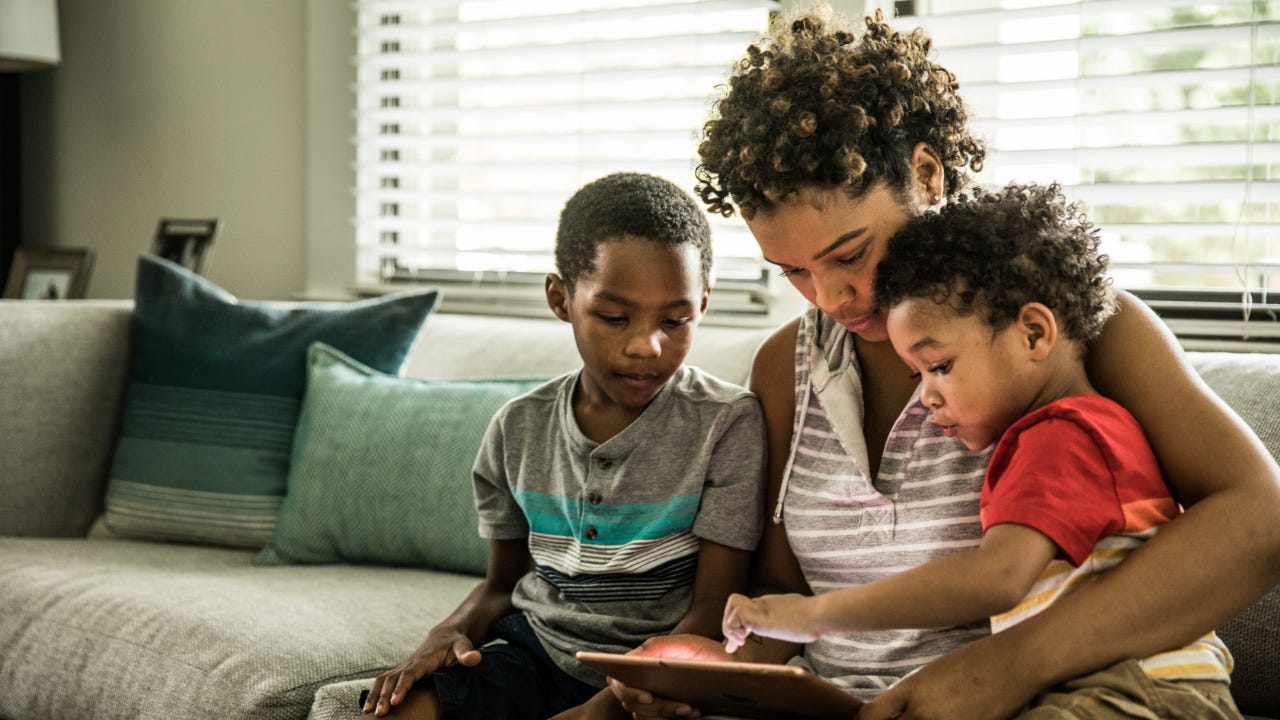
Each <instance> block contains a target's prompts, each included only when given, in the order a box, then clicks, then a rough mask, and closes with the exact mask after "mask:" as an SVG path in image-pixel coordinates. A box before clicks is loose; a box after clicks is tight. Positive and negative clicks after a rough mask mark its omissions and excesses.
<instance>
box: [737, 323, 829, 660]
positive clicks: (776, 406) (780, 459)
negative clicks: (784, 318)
mask: <svg viewBox="0 0 1280 720" xmlns="http://www.w3.org/2000/svg"><path fill="white" fill-rule="evenodd" d="M799 333H800V320H799V318H797V319H795V320H792V321H791V322H789V323H787V324H786V325H783V326H782V327H780V328H778V330H777V331H776V332H774V333H773V334H772V335H770V336H769V337H768V338H767V339H766V340H765V341H764V342H763V343H762V344H761V345H760V349H759V350H758V351H756V356H755V359H754V360H753V361H752V364H751V381H750V389H751V391H752V392H754V393H755V394H756V397H758V398H760V407H761V409H763V411H764V428H765V434H766V437H767V442H768V451H769V482H768V483H767V486H766V487H767V488H768V489H767V491H766V492H765V498H764V500H765V501H764V510H765V513H767V514H766V516H765V523H764V534H763V535H762V536H761V537H760V544H759V545H758V546H756V551H755V554H754V555H752V563H751V575H750V578H749V580H748V583H747V593H746V594H747V595H749V596H751V597H756V596H758V595H764V594H773V593H800V594H803V595H811V594H812V591H811V590H810V589H809V583H808V582H807V581H806V580H805V578H804V573H803V572H802V571H801V570H800V563H798V562H797V561H796V556H795V553H793V552H792V551H791V543H790V542H788V540H787V530H786V526H785V525H784V524H783V523H781V522H777V523H775V522H773V513H774V507H775V505H776V504H777V502H778V492H779V490H781V488H782V473H783V471H784V470H785V469H786V467H787V458H789V457H790V456H791V425H792V423H793V422H794V420H795V413H796V396H795V383H796V369H795V354H796V338H797V337H798V335H799ZM800 647H801V646H800V645H798V644H795V643H788V642H783V641H780V640H772V639H764V638H759V637H755V638H752V639H751V640H750V641H748V642H747V644H746V645H743V646H742V647H741V648H738V650H737V651H736V652H735V653H734V659H735V660H741V661H744V662H777V663H781V662H786V661H787V660H788V659H790V658H791V657H792V656H793V655H795V654H796V653H798V652H800Z"/></svg>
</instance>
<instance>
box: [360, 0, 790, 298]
mask: <svg viewBox="0 0 1280 720" xmlns="http://www.w3.org/2000/svg"><path fill="white" fill-rule="evenodd" d="M774 5H775V3H773V2H770V1H769V0H543V1H542V2H536V3H534V2H523V1H520V0H507V1H505V2H503V1H495V0H488V1H482V0H476V1H467V0H417V1H410V0H360V2H359V3H358V6H357V7H358V18H359V19H358V23H359V27H358V33H359V56H358V58H357V61H358V66H359V69H358V78H359V79H358V88H357V97H358V108H357V139H356V142H357V168H356V196H357V211H356V212H357V217H356V238H357V239H356V241H357V263H358V266H359V267H358V269H357V277H358V282H359V284H361V285H363V286H370V287H379V288H381V287H385V286H387V285H391V284H397V283H411V282H428V283H431V284H434V285H441V286H443V287H445V293H444V300H445V302H446V303H450V304H452V306H453V307H454V309H473V310H475V309H480V310H483V309H484V308H486V307H495V308H500V309H501V310H502V311H503V312H509V313H510V312H514V313H519V312H521V311H522V308H524V309H525V311H527V312H530V313H536V314H538V315H544V314H545V312H546V306H545V301H544V300H543V298H542V291H541V288H542V282H543V277H544V275H545V274H546V273H547V272H548V271H550V270H552V269H554V262H553V259H552V258H553V256H552V250H553V243H554V240H555V225H556V219H557V217H558V215H559V211H560V207H561V206H562V205H563V203H564V201H565V200H566V199H567V198H568V197H569V195H570V194H572V192H573V191H574V190H576V189H577V188H578V187H580V186H581V185H582V184H584V183H586V182H588V181H590V180H593V179H595V178H597V177H600V176H601V175H605V174H607V173H609V172H613V171H617V170H636V171H643V172H651V173H653V174H656V175H660V176H663V177H666V178H668V179H670V180H672V181H674V182H675V183H676V184H678V185H680V186H681V187H685V188H689V189H690V191H692V188H693V185H694V182H695V181H694V177H693V168H694V166H695V162H696V160H695V158H696V153H697V133H698V129H699V128H700V127H701V124H702V121H703V119H704V118H705V116H706V114H707V111H708V109H709V107H710V102H711V100H712V99H713V96H714V90H715V86H716V85H717V84H719V83H721V82H723V80H724V78H725V76H726V75H727V72H728V69H729V67H730V65H731V64H732V62H733V61H735V60H736V59H737V58H738V57H739V56H740V55H741V53H742V51H743V49H744V48H745V47H746V46H747V44H748V43H749V42H750V41H751V40H752V39H753V38H755V37H756V36H758V35H759V34H760V33H761V32H762V31H763V30H764V29H765V27H766V25H767V18H768V9H769V8H770V7H772V6H774ZM709 219H710V220H711V222H712V228H713V233H714V242H715V247H716V268H715V274H716V300H715V302H714V303H713V304H712V305H713V309H715V310H716V311H718V312H720V313H721V314H725V313H728V314H734V313H737V314H741V315H753V314H754V315H758V314H759V313H761V312H763V311H764V309H765V304H766V303H765V302H764V296H765V293H766V292H767V290H768V283H769V282H770V281H771V280H770V278H771V276H772V274H771V273H769V272H768V271H767V270H766V269H765V268H764V266H763V264H762V261H761V260H760V258H759V250H758V249H757V247H756V245H755V242H754V241H753V240H752V239H751V237H750V235H749V234H748V233H747V232H746V229H745V226H743V225H742V224H741V220H739V219H737V218H734V219H732V220H726V219H723V218H718V217H715V216H709ZM462 306H465V307H462Z"/></svg>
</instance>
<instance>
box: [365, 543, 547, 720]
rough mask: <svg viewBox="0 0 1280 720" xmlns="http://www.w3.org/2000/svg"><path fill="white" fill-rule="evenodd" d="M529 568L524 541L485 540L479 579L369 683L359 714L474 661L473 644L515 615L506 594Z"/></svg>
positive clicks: (387, 706)
mask: <svg viewBox="0 0 1280 720" xmlns="http://www.w3.org/2000/svg"><path fill="white" fill-rule="evenodd" d="M532 567H533V560H532V558H531V557H530V555H529V545H528V541H527V539H525V538H519V539H515V540H490V541H489V565H488V569H487V571H486V574H485V578H484V580H482V581H481V582H480V584H479V585H477V586H476V587H475V589H473V590H472V591H471V592H470V593H469V594H468V595H467V597H466V599H464V600H463V601H462V603H461V604H459V605H458V607H457V609H456V610H454V611H453V612H452V613H450V615H449V617H447V618H445V619H444V620H443V621H441V622H440V624H439V625H436V626H435V627H433V628H431V631H430V632H428V633H427V637H426V639H424V640H423V641H422V644H421V645H419V646H418V649H417V650H415V651H414V652H413V654H412V655H410V656H409V658H408V659H406V660H405V661H404V662H402V663H400V664H399V665H397V666H396V667H394V668H392V669H390V670H388V671H387V672H384V673H382V674H381V675H379V676H378V677H377V679H376V680H374V682H373V687H372V688H371V689H370V691H369V697H368V700H366V702H365V706H364V711H365V712H373V713H374V714H375V715H378V716H379V717H381V716H383V715H386V714H387V713H388V712H389V711H390V710H391V707H392V706H394V705H399V704H400V703H401V702H403V701H404V698H405V695H406V694H407V693H408V691H409V689H410V688H411V687H413V684H414V683H416V682H417V681H419V680H421V679H422V678H424V677H426V676H427V675H429V674H431V673H433V672H435V671H436V670H438V669H439V668H441V667H447V666H449V665H455V664H461V665H467V666H474V665H476V664H477V663H479V662H480V651H479V650H476V649H475V646H476V645H477V644H479V643H481V642H483V641H484V640H486V639H487V638H488V636H489V631H490V629H491V628H492V627H493V624H494V623H495V622H497V621H498V620H499V619H500V618H502V617H503V616H505V615H508V614H510V613H511V612H513V611H514V609H515V608H514V607H513V606H512V603H511V593H512V591H513V590H515V586H516V583H517V582H519V580H520V578H522V577H524V576H525V574H526V573H528V572H529V570H530V569H531V568H532Z"/></svg>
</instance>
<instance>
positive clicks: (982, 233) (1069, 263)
mask: <svg viewBox="0 0 1280 720" xmlns="http://www.w3.org/2000/svg"><path fill="white" fill-rule="evenodd" d="M1098 244H1099V238H1098V228H1097V227H1096V226H1095V225H1094V224H1093V223H1092V222H1091V221H1090V220H1089V218H1088V216H1087V214H1086V213H1085V210H1084V207H1083V206H1082V205H1081V204H1079V203H1073V202H1068V201H1067V199H1066V197H1065V196H1063V194H1062V188H1061V187H1060V186H1059V185H1058V184H1056V183H1055V184H1053V185H1049V186H1044V185H1034V184H1016V183H1014V184H1010V185H1007V186H1005V187H1004V188H1002V189H1000V190H994V191H988V190H983V189H981V188H977V189H974V190H973V191H972V193H971V194H967V195H962V196H960V197H959V198H957V199H956V200H955V201H954V202H952V203H949V204H947V205H945V206H944V207H942V208H941V209H940V210H939V211H938V212H929V213H924V214H923V215H920V216H918V217H916V218H914V219H912V220H911V221H910V222H908V223H907V226H906V227H905V228H903V229H902V230H900V231H899V232H898V233H897V234H895V235H894V236H893V237H892V238H891V239H890V240H889V244H888V249H887V250H886V253H885V257H884V259H883V260H881V262H880V265H879V266H878V267H877V268H876V282H875V297H876V303H877V304H878V305H880V306H883V307H892V306H893V305H896V304H897V303H899V302H902V301H903V300H907V299H912V298H931V299H933V300H934V301H935V302H937V303H939V304H945V305H948V306H949V307H950V308H951V309H952V310H953V311H955V312H956V313H957V314H959V315H961V316H969V315H973V314H975V313H979V312H981V313H985V320H986V322H987V324H988V325H990V326H991V328H992V330H993V332H999V331H1000V330H1003V329H1004V328H1006V327H1008V326H1009V324H1010V323H1011V322H1013V320H1014V319H1015V318H1016V317H1017V315H1018V310H1019V308H1021V307H1022V306H1023V305H1025V304H1026V303H1029V302H1040V303H1044V304H1045V305H1046V306H1047V307H1049V309H1051V310H1053V313H1054V316H1055V317H1056V318H1057V321H1058V323H1059V326H1060V327H1061V330H1062V332H1063V334H1064V335H1065V336H1066V337H1068V338H1071V339H1073V340H1076V341H1078V342H1079V350H1080V351H1081V352H1083V351H1084V350H1085V349H1086V348H1087V347H1088V345H1089V344H1090V343H1092V342H1093V341H1094V340H1096V339H1097V337H1098V334H1099V333H1100V332H1101V331H1102V326H1103V324H1104V323H1105V322H1106V320H1107V318H1108V317H1110V316H1111V314H1112V313H1113V312H1115V307H1116V304H1115V294H1114V293H1113V291H1112V288H1111V281H1110V279H1109V278H1108V276H1107V266H1108V262H1107V256H1106V255H1101V254H1099V253H1098Z"/></svg>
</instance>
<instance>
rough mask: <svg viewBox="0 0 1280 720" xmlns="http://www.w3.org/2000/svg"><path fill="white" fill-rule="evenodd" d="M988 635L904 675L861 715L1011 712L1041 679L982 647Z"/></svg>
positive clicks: (946, 718) (910, 719) (922, 718)
mask: <svg viewBox="0 0 1280 720" xmlns="http://www.w3.org/2000/svg"><path fill="white" fill-rule="evenodd" d="M1015 629H1016V628H1015ZM1010 632H1012V631H1010ZM988 640H990V638H983V639H982V640H978V641H975V642H972V643H969V644H968V645H965V646H964V647H962V648H960V649H959V650H955V651H953V652H951V653H948V654H947V655H944V656H942V657H940V658H938V659H937V660H934V661H933V662H931V663H929V664H928V665H925V666H924V667H922V668H920V669H919V670H917V671H916V672H914V673H912V674H910V675H908V676H906V677H905V678H903V679H902V680H901V681H899V682H898V683H897V684H895V685H894V686H893V687H891V688H889V689H888V690H886V691H884V692H883V693H881V694H880V695H879V696H877V697H876V698H875V699H874V700H872V701H871V702H869V703H867V704H866V705H863V706H862V709H861V710H860V711H859V712H858V720H891V718H896V719H897V720H1005V719H1006V718H1010V717H1013V716H1014V715H1015V714H1017V713H1018V711H1019V710H1021V709H1022V707H1024V706H1025V705H1026V704H1027V703H1028V702H1030V701H1031V700H1032V698H1034V697H1035V695H1036V694H1037V693H1039V692H1040V691H1041V689H1042V686H1043V682H1042V681H1040V680H1039V679H1037V678H1036V677H1035V676H1032V675H1031V674H1030V673H1027V672H1024V671H1023V669H1020V668H1018V667H1017V666H1016V665H1017V663H1016V662H1011V658H1010V657H1009V655H1008V654H1006V653H999V652H984V651H983V649H984V647H985V646H986V644H987V641H988Z"/></svg>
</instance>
